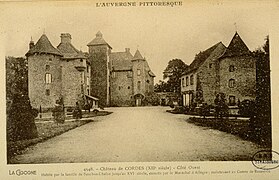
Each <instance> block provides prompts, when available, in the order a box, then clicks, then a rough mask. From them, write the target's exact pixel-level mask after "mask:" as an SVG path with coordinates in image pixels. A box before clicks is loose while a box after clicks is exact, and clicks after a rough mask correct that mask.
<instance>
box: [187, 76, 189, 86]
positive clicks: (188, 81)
mask: <svg viewBox="0 0 279 180" xmlns="http://www.w3.org/2000/svg"><path fill="white" fill-rule="evenodd" d="M186 86H189V77H188V76H187V77H186Z"/></svg>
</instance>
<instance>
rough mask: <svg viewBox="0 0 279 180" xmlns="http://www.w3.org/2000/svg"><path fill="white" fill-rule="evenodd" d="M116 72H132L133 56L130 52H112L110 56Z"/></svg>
mask: <svg viewBox="0 0 279 180" xmlns="http://www.w3.org/2000/svg"><path fill="white" fill-rule="evenodd" d="M109 58H110V60H111V62H112V69H113V70H115V71H123V70H132V61H131V60H132V58H133V55H132V54H131V53H130V52H112V53H111V54H110V56H109Z"/></svg>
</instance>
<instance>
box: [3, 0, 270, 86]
mask: <svg viewBox="0 0 279 180" xmlns="http://www.w3.org/2000/svg"><path fill="white" fill-rule="evenodd" d="M115 2H117V1H115ZM232 2H235V3H232ZM240 2H241V1H230V2H229V1H221V0H219V1H218V0H216V1H183V5H182V6H176V7H102V8H100V7H96V5H95V4H96V3H95V2H86V1H82V2H79V3H78V2H76V3H75V2H25V3H24V2H21V3H19V2H17V3H1V4H0V10H1V14H0V20H1V25H0V26H2V28H1V29H0V32H1V35H4V37H5V38H4V49H5V55H6V56H24V55H25V53H26V52H27V51H28V44H29V41H30V39H31V36H32V38H33V40H34V41H35V43H36V42H37V40H38V39H39V38H40V36H41V35H42V34H43V33H44V32H45V34H46V35H47V36H48V38H49V40H50V41H51V43H52V44H53V45H54V46H55V47H56V46H57V45H58V44H59V43H60V34H61V33H70V34H71V35H72V44H73V45H74V46H75V47H76V48H77V49H81V50H82V51H84V52H87V51H88V47H87V46H86V45H87V44H88V43H89V42H90V41H91V40H92V39H94V38H95V34H96V33H97V32H98V31H101V32H102V33H103V38H104V39H105V40H106V41H107V42H108V43H109V44H110V46H112V48H113V49H112V51H113V52H119V51H124V50H125V48H130V49H131V52H132V53H133V54H134V53H135V51H136V50H137V49H139V51H140V52H141V53H142V55H143V56H144V57H145V58H146V59H147V61H148V63H149V66H150V68H151V69H152V70H153V72H154V73H155V75H156V78H155V82H158V81H159V80H162V77H163V70H164V69H165V68H166V66H167V64H168V62H169V61H170V60H171V59H174V58H179V59H182V60H183V61H184V62H185V63H186V64H190V63H191V62H192V61H193V59H194V57H195V54H197V53H198V52H200V51H204V50H206V49H207V48H209V47H211V46H213V45H214V44H216V43H218V42H220V41H221V42H223V44H224V45H225V46H228V45H229V42H230V41H231V39H232V37H233V35H234V34H235V32H236V30H237V32H238V33H239V35H240V37H241V38H242V39H243V41H244V42H245V43H246V45H247V46H248V48H249V49H250V50H251V51H253V50H255V49H257V48H259V47H260V46H262V45H263V44H264V39H265V37H266V36H267V35H268V34H269V30H270V24H271V23H272V16H271V14H270V13H269V12H270V11H271V10H272V8H271V7H272V4H270V3H264V1H255V0H254V1H248V2H245V3H244V2H241V3H240Z"/></svg>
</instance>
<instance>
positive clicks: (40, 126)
mask: <svg viewBox="0 0 279 180" xmlns="http://www.w3.org/2000/svg"><path fill="white" fill-rule="evenodd" d="M110 113H111V112H107V111H100V112H97V113H93V112H90V113H88V112H83V118H90V117H95V116H105V115H108V114H110ZM70 119H72V117H67V118H66V121H65V123H63V124H57V123H55V122H53V119H52V118H45V119H39V120H36V121H35V122H36V127H37V131H38V137H37V138H35V139H29V140H20V141H7V161H8V163H9V159H10V158H11V157H13V156H15V155H18V154H21V153H22V152H24V150H26V149H27V148H28V147H29V146H31V145H34V144H37V143H39V142H42V141H45V140H47V139H50V138H52V137H55V136H58V135H60V134H63V133H64V132H67V131H69V130H71V129H74V128H76V127H79V126H82V125H84V124H87V123H89V122H94V120H93V118H92V120H90V119H89V120H72V121H69V120H70ZM67 120H68V121H67Z"/></svg>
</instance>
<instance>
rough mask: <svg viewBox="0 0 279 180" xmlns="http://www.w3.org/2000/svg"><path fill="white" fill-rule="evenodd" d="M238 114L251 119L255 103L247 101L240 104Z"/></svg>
mask: <svg viewBox="0 0 279 180" xmlns="http://www.w3.org/2000/svg"><path fill="white" fill-rule="evenodd" d="M239 114H240V115H241V116H245V117H253V116H254V115H255V102H254V101H251V100H248V99H246V100H243V101H242V102H240V104H239Z"/></svg>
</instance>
